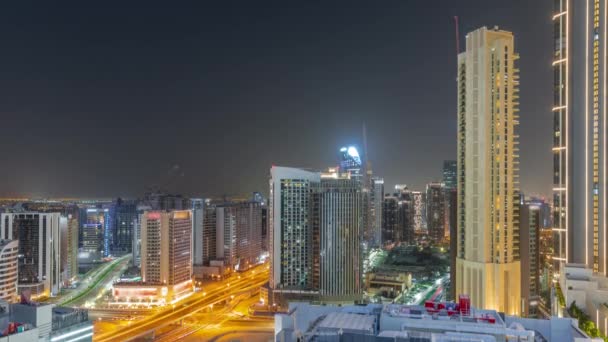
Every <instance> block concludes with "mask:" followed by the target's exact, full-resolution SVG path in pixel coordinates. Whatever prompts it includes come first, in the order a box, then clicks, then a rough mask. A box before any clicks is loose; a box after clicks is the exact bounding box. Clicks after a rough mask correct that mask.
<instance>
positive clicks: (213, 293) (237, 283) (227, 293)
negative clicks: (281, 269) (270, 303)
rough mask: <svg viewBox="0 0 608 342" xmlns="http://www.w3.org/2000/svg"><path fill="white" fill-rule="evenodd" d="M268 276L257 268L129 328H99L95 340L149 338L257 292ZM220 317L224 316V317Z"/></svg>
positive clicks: (134, 323) (129, 324) (212, 286)
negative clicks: (233, 300)
mask: <svg viewBox="0 0 608 342" xmlns="http://www.w3.org/2000/svg"><path fill="white" fill-rule="evenodd" d="M268 275H269V271H268V267H267V265H262V266H259V267H256V268H254V269H251V270H249V271H246V272H243V273H241V274H239V275H236V276H234V277H231V278H230V279H227V280H225V281H223V282H219V283H216V284H213V285H210V286H208V287H206V288H205V291H204V292H197V293H195V294H193V295H192V296H190V297H188V298H186V299H185V300H184V301H182V302H180V303H178V304H176V305H174V306H170V307H167V308H165V309H163V310H159V311H157V312H156V313H153V314H152V315H150V316H148V317H146V318H144V319H141V320H139V321H133V322H128V324H127V325H121V326H120V327H119V328H118V329H111V330H109V331H103V330H102V329H96V330H97V331H96V334H95V335H94V336H93V340H94V341H95V342H110V341H129V340H132V339H134V338H137V337H141V336H144V335H147V334H149V333H151V332H153V331H154V330H157V329H159V328H162V327H163V326H167V325H169V324H174V323H177V322H181V321H183V320H184V318H187V317H190V316H192V315H194V314H195V313H197V312H200V311H202V310H205V309H206V310H213V306H214V305H216V304H218V303H221V302H226V301H230V300H231V299H233V298H234V297H235V296H238V295H239V294H242V293H247V292H250V293H251V292H253V291H257V290H258V289H259V288H260V287H261V286H262V285H264V284H265V283H266V282H267V281H268ZM216 316H218V318H221V317H223V316H222V315H216ZM96 328H97V327H96ZM100 330H101V331H100Z"/></svg>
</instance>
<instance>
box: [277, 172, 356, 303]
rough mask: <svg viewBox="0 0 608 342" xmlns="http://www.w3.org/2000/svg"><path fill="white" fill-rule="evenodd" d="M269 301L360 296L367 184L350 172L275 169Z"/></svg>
mask: <svg viewBox="0 0 608 342" xmlns="http://www.w3.org/2000/svg"><path fill="white" fill-rule="evenodd" d="M270 172H271V180H270V202H269V218H270V222H269V237H270V241H269V246H270V265H271V266H270V292H271V293H272V295H271V296H270V295H269V297H270V299H271V300H272V301H273V302H278V303H280V304H284V303H285V301H286V299H288V298H297V299H307V298H309V299H315V300H321V301H325V302H333V301H347V302H349V301H350V302H352V301H354V300H357V299H358V298H360V296H361V294H362V292H361V291H362V283H361V282H362V278H361V275H362V257H361V253H362V248H363V245H362V240H361V236H362V234H361V231H362V225H363V223H364V222H365V221H364V220H365V216H364V213H363V211H364V204H363V202H364V201H365V197H364V195H363V186H362V184H361V181H360V179H357V178H352V177H351V176H352V174H350V173H339V172H327V173H321V172H310V171H306V170H301V169H295V168H287V167H273V168H272V169H271V170H270Z"/></svg>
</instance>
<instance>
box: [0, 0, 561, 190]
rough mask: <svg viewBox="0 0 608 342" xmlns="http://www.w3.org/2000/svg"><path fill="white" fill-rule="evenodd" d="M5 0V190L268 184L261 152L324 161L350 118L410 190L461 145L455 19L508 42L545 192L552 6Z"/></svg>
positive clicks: (529, 173) (388, 171)
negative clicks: (24, 134)
mask: <svg viewBox="0 0 608 342" xmlns="http://www.w3.org/2000/svg"><path fill="white" fill-rule="evenodd" d="M147 4H148V3H147ZM5 6H6V5H5ZM46 6H48V7H46ZM184 6H185V5H184ZM522 6H523V7H525V8H526V9H527V10H526V11H525V13H520V8H522ZM10 7H11V8H8V10H7V11H4V12H5V13H13V14H23V15H11V16H10V17H8V18H6V20H4V21H3V23H2V24H1V25H2V27H3V31H4V32H6V34H7V38H8V39H6V40H5V44H6V51H7V52H6V54H4V55H3V56H2V57H0V61H2V62H3V64H5V65H10V66H11V68H10V69H11V70H7V73H5V74H4V76H2V77H1V78H0V86H2V87H3V89H4V90H5V94H6V97H7V99H8V101H7V103H6V106H5V109H4V110H5V116H6V117H7V118H8V120H7V122H6V123H7V126H8V127H25V125H27V127H28V139H21V137H20V136H19V135H18V134H20V133H18V132H20V131H21V130H20V129H13V130H9V131H8V132H7V134H5V135H2V137H1V138H0V143H2V145H3V146H4V147H5V148H6V149H7V150H16V151H20V152H21V153H19V154H16V155H14V156H13V163H14V165H16V166H15V167H11V168H4V169H2V170H1V171H0V178H1V179H3V182H2V183H0V189H2V190H1V191H0V196H15V195H21V196H32V197H38V196H40V197H63V196H70V197H84V196H88V197H116V196H123V197H137V196H140V195H141V194H143V193H144V192H145V191H146V189H147V188H148V187H150V186H153V185H156V186H161V187H166V188H167V190H169V191H170V192H174V193H184V194H186V195H194V194H202V195H205V196H222V195H224V194H228V195H232V194H236V193H238V194H241V193H249V192H252V191H264V192H265V189H266V183H267V181H268V177H269V174H268V169H269V167H270V166H271V165H294V166H298V167H305V168H311V169H323V168H325V167H327V166H331V165H336V164H337V159H338V152H337V149H338V147H340V146H344V145H349V144H356V145H359V146H361V145H362V141H361V127H362V124H363V123H365V124H366V125H367V131H368V144H369V154H370V156H371V161H372V163H373V167H374V173H375V174H376V175H379V176H382V177H383V178H384V180H385V185H386V188H387V189H391V188H393V185H394V184H401V183H406V184H408V186H409V188H410V189H417V190H423V189H424V186H425V184H427V183H429V182H431V181H437V180H440V179H441V162H442V160H444V159H454V158H455V155H456V114H455V111H454V103H455V100H456V97H455V92H456V90H455V89H456V82H455V81H454V80H455V77H456V73H455V70H456V58H455V55H456V53H455V34H454V23H453V16H454V15H458V16H459V17H460V22H461V25H460V32H461V33H462V34H461V41H463V39H464V35H463V34H464V33H465V32H469V31H471V30H472V29H474V28H477V27H480V26H484V25H485V26H488V27H493V26H494V25H499V26H500V27H501V28H504V29H506V30H510V31H513V32H514V34H515V35H516V36H519V37H521V38H520V39H519V40H518V43H517V44H518V45H517V49H518V50H519V51H520V53H521V56H522V58H521V62H520V67H521V70H522V103H521V113H522V119H521V121H522V123H521V130H520V134H521V143H522V146H526V149H522V153H521V154H522V156H521V159H522V161H521V169H522V170H521V183H522V190H523V191H525V192H526V193H539V194H542V195H545V196H549V195H550V194H551V187H552V185H551V179H550V177H548V175H550V174H551V164H552V159H551V157H552V156H551V153H550V150H551V147H552V142H551V133H552V132H551V131H552V129H551V126H550V125H547V123H546V120H547V118H546V115H545V114H546V113H547V112H548V110H550V108H551V88H550V84H551V75H552V72H551V40H550V37H551V36H552V25H551V16H550V15H548V13H551V10H552V9H551V4H550V3H542V4H541V2H538V3H533V4H529V3H528V2H525V1H512V2H509V3H503V2H498V1H459V2H458V3H454V2H451V1H440V4H433V5H429V4H425V3H424V2H422V1H419V2H416V3H408V4H405V3H403V2H389V3H387V4H386V6H383V7H382V8H376V7H373V8H372V9H371V10H370V8H368V7H366V6H364V5H362V4H361V3H356V2H354V3H353V2H349V6H340V5H339V4H338V3H335V4H326V5H324V6H321V7H320V9H322V10H321V11H319V6H315V5H313V4H305V5H301V7H300V8H296V9H294V8H291V7H290V6H287V5H284V4H283V5H280V4H274V6H269V7H268V8H264V9H263V10H262V9H260V8H256V6H253V5H251V4H246V3H242V5H241V6H239V7H237V8H227V7H221V5H215V6H204V5H198V6H192V8H189V7H172V8H169V9H167V8H164V7H162V6H154V4H153V3H150V5H149V6H146V7H145V8H140V7H136V6H135V5H131V7H121V8H119V9H120V10H116V8H111V7H98V8H95V9H94V10H92V9H83V8H79V7H77V6H76V7H73V8H72V7H70V8H63V7H54V6H52V5H40V6H39V7H37V8H35V9H30V8H23V7H22V8H20V5H18V4H11V5H10ZM337 13H340V15H337ZM414 13H416V15H414ZM482 13H483V16H482V15H481V14H482ZM25 14H27V16H24V15H25ZM49 14H52V15H49ZM75 14H78V15H75ZM249 15H252V16H253V17H256V18H258V19H259V20H255V19H246V18H250V17H249ZM309 15H310V16H314V17H315V20H312V21H311V20H309ZM23 17H25V18H27V19H26V20H25V21H24V24H23V25H17V24H16V22H15V20H20V21H21V20H22V18H23ZM481 18H483V19H481ZM541 18H545V21H542V20H541ZM108 19H111V20H108ZM110 22H111V23H112V24H111V25H110V24H109V23H110ZM157 23H161V24H160V25H156V24H157ZM17 28H18V29H17ZM77 28H78V29H77ZM420 28H423V29H422V30H425V31H424V34H421V29H420ZM322 32H330V33H332V34H329V35H325V34H323V35H322ZM431 42H432V44H430V43H431ZM414 80H416V81H417V83H416V86H413V84H414V83H413V82H412V81H414ZM278 84H280V86H278ZM439 85H440V86H439ZM126 89H135V90H129V91H127V90H126ZM532 93H534V95H533V96H532V95H527V94H532ZM32 99H35V101H32ZM301 123H304V124H305V125H306V129H298V130H290V129H287V128H289V127H290V126H291V125H298V126H299V125H300V124H301ZM275 126H276V127H277V129H273V127H275ZM269 133H272V134H269ZM159 135H160V136H164V137H165V138H166V139H157V138H156V137H157V136H159ZM277 141H281V143H280V144H278V143H277ZM423 146H424V147H425V148H421V147H423ZM227 155H230V158H227ZM31 156H36V158H35V159H33V158H31ZM365 157H366V156H365ZM37 165H45V167H44V168H39V167H37ZM243 165H247V167H248V170H247V172H243ZM413 165H415V167H414V166H413ZM220 168H221V172H220V171H219V169H220ZM82 170H86V171H85V172H82Z"/></svg>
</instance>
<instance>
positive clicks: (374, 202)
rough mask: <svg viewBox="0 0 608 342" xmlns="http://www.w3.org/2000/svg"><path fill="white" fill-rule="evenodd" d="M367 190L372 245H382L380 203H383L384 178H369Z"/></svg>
mask: <svg viewBox="0 0 608 342" xmlns="http://www.w3.org/2000/svg"><path fill="white" fill-rule="evenodd" d="M370 185H371V187H370V191H369V223H368V225H369V230H370V232H371V234H370V237H369V238H370V241H371V244H372V246H376V247H378V246H381V245H382V217H383V212H382V205H383V204H384V179H382V178H380V177H372V178H371V184H370Z"/></svg>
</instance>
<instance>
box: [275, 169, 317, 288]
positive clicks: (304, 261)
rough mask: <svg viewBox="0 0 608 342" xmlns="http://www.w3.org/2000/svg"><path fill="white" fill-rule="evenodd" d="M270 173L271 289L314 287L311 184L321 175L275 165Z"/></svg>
mask: <svg viewBox="0 0 608 342" xmlns="http://www.w3.org/2000/svg"><path fill="white" fill-rule="evenodd" d="M270 174H271V179H270V197H269V206H268V209H269V215H268V218H269V223H268V227H269V232H268V237H269V241H268V243H269V249H270V251H269V252H270V288H271V289H272V290H273V292H275V293H276V292H293V291H307V290H311V289H312V255H311V252H312V239H313V237H312V218H311V217H310V216H311V215H310V203H311V187H312V183H319V182H320V181H321V175H320V173H318V172H310V171H306V170H301V169H296V168H288V167H273V168H272V169H271V170H270Z"/></svg>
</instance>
